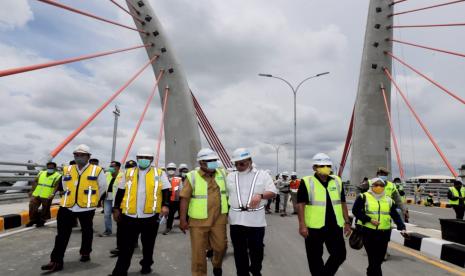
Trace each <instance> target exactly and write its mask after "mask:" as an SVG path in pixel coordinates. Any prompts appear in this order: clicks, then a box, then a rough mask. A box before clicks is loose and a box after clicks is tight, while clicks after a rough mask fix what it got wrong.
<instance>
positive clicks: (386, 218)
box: [357, 192, 392, 230]
mask: <svg viewBox="0 0 465 276" xmlns="http://www.w3.org/2000/svg"><path fill="white" fill-rule="evenodd" d="M362 197H364V198H365V214H366V215H367V216H369V217H370V218H371V219H373V220H377V221H379V225H378V226H375V225H374V224H372V223H371V222H367V223H362V222H361V221H360V220H357V224H358V225H362V226H363V227H366V228H370V229H375V230H389V229H391V215H390V213H391V207H392V199H391V198H390V197H388V196H386V195H384V196H383V197H381V198H380V199H379V200H378V199H376V197H374V196H373V195H372V194H371V193H370V192H365V193H363V194H362Z"/></svg>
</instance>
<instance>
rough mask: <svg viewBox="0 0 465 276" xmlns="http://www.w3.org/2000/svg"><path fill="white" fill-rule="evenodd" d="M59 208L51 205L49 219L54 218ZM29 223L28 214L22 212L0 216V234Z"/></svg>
mask: <svg viewBox="0 0 465 276" xmlns="http://www.w3.org/2000/svg"><path fill="white" fill-rule="evenodd" d="M58 208H60V206H57V205H52V206H51V207H50V216H51V218H56V216H57V213H58ZM28 222H29V212H28V211H22V212H19V213H18V214H8V215H2V216H0V232H2V231H5V230H9V229H12V228H17V227H21V226H23V225H26V224H27V223H28Z"/></svg>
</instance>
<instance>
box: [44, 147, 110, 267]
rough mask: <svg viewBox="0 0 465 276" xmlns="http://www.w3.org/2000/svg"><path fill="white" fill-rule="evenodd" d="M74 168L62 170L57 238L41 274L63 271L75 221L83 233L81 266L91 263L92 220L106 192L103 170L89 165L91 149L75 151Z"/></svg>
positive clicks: (81, 148) (67, 167) (83, 148)
mask: <svg viewBox="0 0 465 276" xmlns="http://www.w3.org/2000/svg"><path fill="white" fill-rule="evenodd" d="M73 155H74V160H75V162H76V165H70V166H65V167H64V168H63V177H62V184H61V185H62V187H63V195H62V197H61V203H60V205H61V206H60V209H59V210H58V214H57V235H56V238H55V246H54V248H53V251H52V253H51V255H50V263H48V264H46V265H43V266H42V270H48V271H50V272H53V271H59V270H62V269H63V258H64V255H65V251H66V247H67V246H68V241H69V238H70V236H71V230H72V228H73V225H74V223H75V221H76V219H79V222H80V224H81V229H82V241H81V249H80V251H79V253H80V254H81V259H80V261H81V262H88V261H90V252H91V251H92V239H93V232H94V229H93V218H94V215H95V209H96V208H97V204H98V202H99V200H100V196H101V195H102V194H103V193H104V192H105V191H106V189H107V182H106V177H105V173H104V172H103V169H102V168H101V167H99V166H96V165H92V164H89V159H90V156H91V153H90V149H89V147H88V146H86V145H79V146H78V147H77V148H76V149H75V150H74V151H73Z"/></svg>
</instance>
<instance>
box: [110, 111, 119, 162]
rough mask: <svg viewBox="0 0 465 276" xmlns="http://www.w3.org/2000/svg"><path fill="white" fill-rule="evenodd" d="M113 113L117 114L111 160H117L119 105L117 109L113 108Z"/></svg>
mask: <svg viewBox="0 0 465 276" xmlns="http://www.w3.org/2000/svg"><path fill="white" fill-rule="evenodd" d="M113 114H114V115H115V122H114V124H113V145H112V147H111V161H115V150H116V136H117V132H118V117H119V116H120V114H121V112H120V110H119V108H118V106H117V105H115V110H113Z"/></svg>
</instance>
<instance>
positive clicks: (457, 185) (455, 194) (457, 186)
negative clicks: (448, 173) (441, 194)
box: [447, 179, 465, 219]
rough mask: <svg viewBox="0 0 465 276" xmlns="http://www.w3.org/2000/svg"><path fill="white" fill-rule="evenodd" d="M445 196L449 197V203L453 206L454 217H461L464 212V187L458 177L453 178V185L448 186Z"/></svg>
mask: <svg viewBox="0 0 465 276" xmlns="http://www.w3.org/2000/svg"><path fill="white" fill-rule="evenodd" d="M447 198H448V199H449V205H451V206H452V208H454V211H455V217H456V218H457V219H463V214H464V212H465V204H464V199H465V188H464V187H463V186H462V181H461V180H460V179H457V180H455V181H454V186H452V187H449V191H448V192H447Z"/></svg>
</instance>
